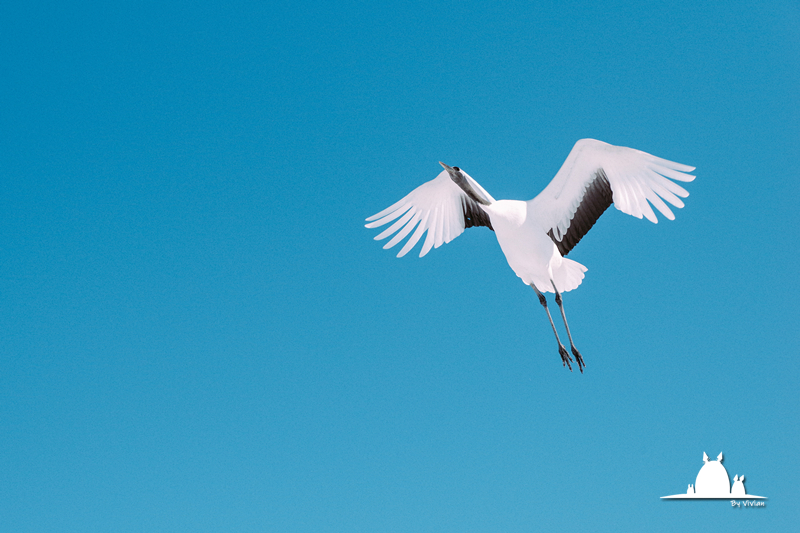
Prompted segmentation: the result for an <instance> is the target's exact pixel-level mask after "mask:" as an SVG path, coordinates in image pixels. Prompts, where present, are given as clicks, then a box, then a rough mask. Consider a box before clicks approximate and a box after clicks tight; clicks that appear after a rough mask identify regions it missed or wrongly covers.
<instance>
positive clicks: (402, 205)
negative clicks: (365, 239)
mask: <svg viewBox="0 0 800 533" xmlns="http://www.w3.org/2000/svg"><path fill="white" fill-rule="evenodd" d="M461 172H462V173H463V174H464V175H465V176H466V177H467V179H468V180H469V182H470V184H471V185H472V186H473V188H474V189H476V190H478V191H480V192H481V193H483V194H484V195H485V196H486V198H488V199H489V201H490V202H494V199H493V198H492V197H491V196H490V195H489V193H487V192H486V191H485V190H484V188H483V187H481V186H480V185H479V184H478V182H476V181H475V180H474V179H472V177H470V176H469V175H467V173H466V172H464V171H463V170H462V171H461ZM397 218H399V219H400V220H398V221H397V222H395V223H394V224H392V225H391V226H389V228H388V229H386V230H384V231H383V232H382V233H380V234H379V235H377V236H376V237H375V240H376V241H379V240H381V239H385V238H386V237H388V236H389V235H392V234H393V233H395V232H397V234H396V235H395V236H394V237H392V239H391V240H390V241H389V242H387V243H386V244H385V245H384V247H383V248H384V249H388V248H391V247H392V246H394V245H396V244H397V243H398V242H400V241H401V240H403V239H404V238H405V236H406V235H408V234H409V233H411V230H413V229H414V228H415V227H416V228H417V229H416V231H414V233H413V235H411V238H410V239H408V242H406V244H405V245H404V246H403V248H402V249H401V250H400V252H399V253H398V254H397V257H403V256H404V255H406V254H407V253H408V252H409V250H411V248H413V247H414V245H415V244H417V242H419V240H420V239H421V238H422V234H423V233H425V231H426V230H427V231H428V236H427V237H426V238H425V242H424V244H423V245H422V250H421V251H420V254H419V256H420V257H422V256H424V255H425V254H427V253H428V252H429V251H430V249H431V248H432V247H435V248H438V247H439V246H441V245H442V244H443V243H447V242H450V241H452V240H453V239H455V238H456V237H458V236H459V235H461V234H462V233H463V232H464V229H465V228H471V227H472V226H488V227H489V229H492V224H491V221H490V220H489V215H487V214H486V212H485V211H484V210H483V209H481V208H480V207H479V206H478V204H477V203H475V201H473V200H472V199H471V198H470V197H469V196H467V195H466V194H464V192H463V191H462V190H461V188H460V187H459V186H458V185H456V184H455V183H453V180H452V179H450V175H449V174H448V173H447V172H446V171H442V173H440V174H439V175H438V176H436V178H434V179H432V180H431V181H429V182H427V183H423V184H422V185H420V186H419V187H417V188H416V189H414V190H413V191H411V192H410V193H408V195H407V196H406V197H405V198H403V199H402V200H400V201H399V202H397V203H396V204H394V205H392V206H391V207H388V208H386V209H384V210H383V211H381V212H380V213H378V214H375V215H372V216H371V217H369V218H368V219H367V222H369V224H366V227H367V228H377V227H379V226H383V225H384V224H388V223H389V222H391V221H393V220H395V219H397Z"/></svg>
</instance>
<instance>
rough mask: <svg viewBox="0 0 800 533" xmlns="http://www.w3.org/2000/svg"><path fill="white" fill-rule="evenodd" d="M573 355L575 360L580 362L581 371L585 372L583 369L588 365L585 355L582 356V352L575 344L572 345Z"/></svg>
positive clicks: (579, 368)
mask: <svg viewBox="0 0 800 533" xmlns="http://www.w3.org/2000/svg"><path fill="white" fill-rule="evenodd" d="M572 355H574V356H575V362H577V363H578V370H580V371H581V374H583V369H584V368H585V367H586V363H584V362H583V357H581V352H579V351H578V349H577V348H576V347H575V346H574V345H573V346H572Z"/></svg>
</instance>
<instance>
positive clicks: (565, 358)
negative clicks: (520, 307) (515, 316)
mask: <svg viewBox="0 0 800 533" xmlns="http://www.w3.org/2000/svg"><path fill="white" fill-rule="evenodd" d="M531 287H533V290H535V291H536V295H537V296H538V297H539V303H540V304H542V307H544V310H545V312H546V313H547V318H548V319H549V320H550V326H551V327H552V328H553V333H555V335H556V342H557V343H558V353H559V354H560V355H561V361H562V362H563V363H562V365H561V366H568V367H569V371H570V372H572V364H570V363H571V361H572V358H571V357H570V356H569V353H567V349H566V348H564V345H563V344H561V339H559V338H558V332H557V331H556V325H555V324H554V323H553V317H552V316H550V309H548V308H547V300H546V299H545V297H544V294H542V293H541V292H539V289H537V288H536V285H534V284H533V283H531ZM556 294H558V293H556ZM581 372H583V371H582V370H581Z"/></svg>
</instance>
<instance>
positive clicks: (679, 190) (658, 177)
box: [530, 139, 695, 240]
mask: <svg viewBox="0 0 800 533" xmlns="http://www.w3.org/2000/svg"><path fill="white" fill-rule="evenodd" d="M599 169H602V170H603V171H604V172H605V174H606V176H607V177H608V182H609V184H610V186H611V191H612V193H613V199H614V207H616V208H617V209H619V210H620V211H622V212H623V213H626V214H628V215H632V216H635V217H636V218H642V217H643V216H644V217H645V218H647V220H650V221H651V222H654V223H657V222H658V218H657V217H656V214H655V213H654V212H653V209H652V208H651V207H650V204H652V205H653V207H655V208H656V209H657V210H658V211H659V212H660V213H661V214H662V215H664V216H665V217H667V218H668V219H670V220H674V219H675V215H674V214H673V213H672V211H671V210H670V208H669V207H668V206H667V204H666V203H665V202H664V200H666V201H667V202H669V203H670V204H672V205H673V206H675V207H678V208H681V207H683V202H682V201H681V200H680V198H678V197H679V196H680V197H681V198H686V197H687V196H689V193H688V192H687V191H686V190H685V189H684V188H683V187H681V186H680V185H678V184H676V183H674V182H673V181H670V180H677V181H684V182H689V181H692V180H693V179H694V178H695V177H694V176H692V175H690V174H687V172H691V171H692V170H694V167H690V166H688V165H682V164H680V163H674V162H672V161H667V160H666V159H661V158H660V157H656V156H653V155H650V154H648V153H645V152H641V151H639V150H634V149H633V148H625V147H622V146H613V145H610V144H607V143H604V142H602V141H597V140H594V139H582V140H580V141H578V142H577V143H575V146H574V147H573V148H572V151H571V152H570V153H569V156H567V160H566V161H564V164H563V165H562V166H561V169H560V170H559V171H558V173H557V174H556V176H555V178H553V180H552V181H551V182H550V184H549V185H548V186H547V187H545V189H544V190H543V191H542V192H541V193H540V194H539V195H538V196H536V198H534V199H533V200H531V201H530V203H531V207H532V208H533V209H534V212H536V213H538V215H539V219H540V220H541V221H542V222H543V225H544V227H543V229H544V230H545V231H549V230H550V229H553V235H554V236H555V237H556V239H558V240H561V237H562V236H563V235H564V234H565V233H566V232H567V229H568V228H569V226H570V222H571V220H572V218H573V217H574V216H575V212H576V211H577V209H578V206H579V205H580V202H581V200H582V199H583V196H584V194H585V193H586V189H587V188H588V187H589V185H590V184H591V183H592V181H593V180H594V178H595V175H596V172H597V171H598V170H599ZM648 202H649V203H648Z"/></svg>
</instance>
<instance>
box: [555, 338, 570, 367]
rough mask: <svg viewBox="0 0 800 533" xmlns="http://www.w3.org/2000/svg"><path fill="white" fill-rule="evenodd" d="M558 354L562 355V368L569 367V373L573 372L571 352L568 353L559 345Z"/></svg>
mask: <svg viewBox="0 0 800 533" xmlns="http://www.w3.org/2000/svg"><path fill="white" fill-rule="evenodd" d="M558 353H559V354H560V355H561V361H562V365H561V366H566V367H569V371H570V372H572V364H571V363H572V358H571V357H570V356H569V352H567V349H566V348H564V345H563V344H559V345H558Z"/></svg>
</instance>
